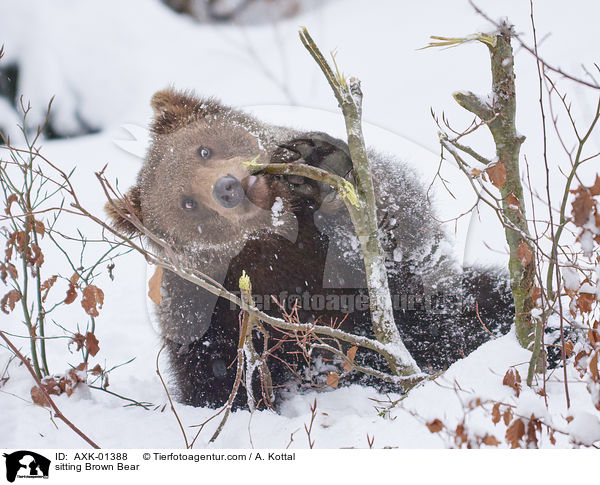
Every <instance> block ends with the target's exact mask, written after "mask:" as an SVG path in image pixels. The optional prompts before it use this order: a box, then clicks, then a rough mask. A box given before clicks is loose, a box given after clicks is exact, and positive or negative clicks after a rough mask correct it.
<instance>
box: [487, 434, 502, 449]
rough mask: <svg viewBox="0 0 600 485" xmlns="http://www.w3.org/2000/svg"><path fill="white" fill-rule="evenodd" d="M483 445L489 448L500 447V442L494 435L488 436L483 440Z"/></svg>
mask: <svg viewBox="0 0 600 485" xmlns="http://www.w3.org/2000/svg"><path fill="white" fill-rule="evenodd" d="M483 444H484V445H487V446H498V445H499V444H500V441H498V439H497V438H496V437H495V436H494V435H491V434H486V435H485V438H483Z"/></svg>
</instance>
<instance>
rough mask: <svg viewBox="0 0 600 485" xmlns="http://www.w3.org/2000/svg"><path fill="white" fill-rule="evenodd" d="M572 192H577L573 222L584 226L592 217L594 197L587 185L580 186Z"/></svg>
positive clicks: (573, 206)
mask: <svg viewBox="0 0 600 485" xmlns="http://www.w3.org/2000/svg"><path fill="white" fill-rule="evenodd" d="M571 192H572V193H574V194H576V195H575V199H574V200H573V204H572V208H573V210H572V214H573V223H574V224H575V225H576V226H578V227H582V226H583V225H585V223H586V222H587V221H588V220H589V219H590V213H591V212H592V209H593V208H594V205H595V204H594V199H593V198H592V195H591V194H590V192H589V191H588V190H587V189H586V188H585V187H579V188H578V189H576V190H572V191H571Z"/></svg>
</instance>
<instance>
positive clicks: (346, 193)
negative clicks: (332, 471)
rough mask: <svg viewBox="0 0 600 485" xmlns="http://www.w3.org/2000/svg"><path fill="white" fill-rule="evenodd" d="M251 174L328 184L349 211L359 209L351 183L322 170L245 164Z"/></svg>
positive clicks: (286, 164) (268, 164) (282, 164)
mask: <svg viewBox="0 0 600 485" xmlns="http://www.w3.org/2000/svg"><path fill="white" fill-rule="evenodd" d="M245 165H246V166H247V167H248V168H249V169H250V170H251V171H252V173H260V172H263V173H268V174H270V175H300V176H301V177H306V178H309V179H311V180H316V181H317V182H323V183H326V184H329V185H330V186H331V187H333V188H334V189H335V190H337V193H338V194H339V196H340V197H341V198H342V199H343V200H344V202H345V203H346V206H347V207H348V210H349V211H352V210H353V209H352V207H357V208H359V207H360V201H359V199H358V195H357V194H356V189H355V188H354V185H352V183H351V182H349V181H348V180H346V179H345V178H343V177H340V176H339V175H336V174H334V173H331V172H328V171H327V170H323V169H322V168H318V167H313V166H311V165H306V164H303V163H265V164H260V163H254V162H247V163H246V164H245Z"/></svg>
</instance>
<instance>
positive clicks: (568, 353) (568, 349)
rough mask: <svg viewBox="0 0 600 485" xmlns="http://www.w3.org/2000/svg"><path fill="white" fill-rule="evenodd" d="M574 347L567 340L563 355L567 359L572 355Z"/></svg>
mask: <svg viewBox="0 0 600 485" xmlns="http://www.w3.org/2000/svg"><path fill="white" fill-rule="evenodd" d="M574 347H575V345H574V344H573V342H571V341H570V340H567V341H566V342H565V354H566V356H567V357H571V354H572V353H573V348H574Z"/></svg>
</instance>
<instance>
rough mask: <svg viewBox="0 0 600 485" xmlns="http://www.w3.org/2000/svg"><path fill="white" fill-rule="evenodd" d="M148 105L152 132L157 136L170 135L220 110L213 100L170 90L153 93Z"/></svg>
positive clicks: (190, 93)
mask: <svg viewBox="0 0 600 485" xmlns="http://www.w3.org/2000/svg"><path fill="white" fill-rule="evenodd" d="M150 105H151V106H152V109H153V110H154V122H153V123H152V131H153V132H154V133H157V134H165V133H171V132H173V131H175V130H176V129H178V128H181V127H182V126H185V125H187V124H189V123H191V122H193V121H196V120H198V119H200V118H203V117H204V116H206V115H209V114H214V113H217V112H218V111H219V109H220V108H219V106H220V105H219V103H218V102H217V101H216V100H214V99H210V98H209V99H201V98H199V97H198V96H196V95H195V94H194V93H192V92H187V91H176V90H174V89H172V88H169V89H163V90H162V91H158V92H157V93H155V94H154V96H152V99H151V100H150Z"/></svg>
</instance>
